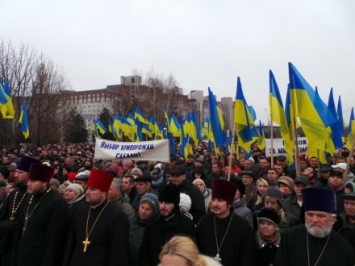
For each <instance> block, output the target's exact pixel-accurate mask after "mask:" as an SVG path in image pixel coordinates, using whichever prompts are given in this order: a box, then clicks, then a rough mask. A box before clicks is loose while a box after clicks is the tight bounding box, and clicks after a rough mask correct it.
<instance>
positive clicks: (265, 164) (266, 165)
mask: <svg viewBox="0 0 355 266" xmlns="http://www.w3.org/2000/svg"><path fill="white" fill-rule="evenodd" d="M259 165H260V168H261V169H263V170H266V169H268V168H269V166H270V163H269V160H268V159H267V158H266V157H261V158H260V159H259Z"/></svg>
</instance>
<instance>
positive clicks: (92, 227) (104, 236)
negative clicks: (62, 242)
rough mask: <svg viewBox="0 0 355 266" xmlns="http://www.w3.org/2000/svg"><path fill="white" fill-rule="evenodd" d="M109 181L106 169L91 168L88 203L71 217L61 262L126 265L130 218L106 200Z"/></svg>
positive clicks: (65, 263)
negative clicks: (70, 225) (63, 256)
mask: <svg viewBox="0 0 355 266" xmlns="http://www.w3.org/2000/svg"><path fill="white" fill-rule="evenodd" d="M112 180H113V175H111V174H110V173H108V172H106V171H102V170H97V169H93V170H92V171H91V173H90V176H89V180H88V183H87V187H88V189H87V191H86V202H87V204H86V206H84V207H83V208H81V209H80V210H79V211H78V212H77V214H76V215H75V216H74V218H73V222H72V229H71V232H70V235H69V240H68V243H67V247H66V252H65V258H64V263H63V265H66V266H69V265H73V266H74V265H75V266H81V265H83V266H90V265H93V266H98V265H102V266H106V265H107V266H108V265H121V266H126V265H129V262H128V258H129V256H128V233H129V221H128V218H127V216H126V215H125V214H124V212H122V211H121V210H120V208H119V207H117V206H115V205H113V204H112V203H110V202H109V201H108V199H107V192H108V190H109V188H110V186H111V182H112Z"/></svg>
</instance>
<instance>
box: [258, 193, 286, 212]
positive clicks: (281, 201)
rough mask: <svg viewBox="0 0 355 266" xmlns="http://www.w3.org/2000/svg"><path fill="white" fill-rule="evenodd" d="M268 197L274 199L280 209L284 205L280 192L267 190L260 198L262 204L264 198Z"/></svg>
mask: <svg viewBox="0 0 355 266" xmlns="http://www.w3.org/2000/svg"><path fill="white" fill-rule="evenodd" d="M266 196H269V197H271V198H275V199H276V200H277V202H278V203H279V205H280V207H281V208H282V207H283V205H284V199H283V197H282V193H281V191H280V190H278V189H277V188H269V189H268V190H266V191H265V193H264V195H263V196H262V201H263V203H264V201H265V197H266Z"/></svg>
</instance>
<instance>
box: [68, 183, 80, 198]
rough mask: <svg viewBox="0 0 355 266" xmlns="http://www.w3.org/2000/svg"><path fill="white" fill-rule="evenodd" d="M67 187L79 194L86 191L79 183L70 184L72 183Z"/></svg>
mask: <svg viewBox="0 0 355 266" xmlns="http://www.w3.org/2000/svg"><path fill="white" fill-rule="evenodd" d="M65 189H71V190H73V191H74V192H75V194H76V195H77V196H80V195H81V194H83V193H84V189H83V187H82V186H80V185H79V184H70V185H69V186H67V187H66V188H65Z"/></svg>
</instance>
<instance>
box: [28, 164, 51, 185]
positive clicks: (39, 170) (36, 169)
mask: <svg viewBox="0 0 355 266" xmlns="http://www.w3.org/2000/svg"><path fill="white" fill-rule="evenodd" d="M53 174H54V168H53V167H49V166H47V165H42V164H39V163H32V164H31V165H30V170H29V171H28V179H30V180H38V181H41V182H49V181H50V180H51V178H52V176H53Z"/></svg>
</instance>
